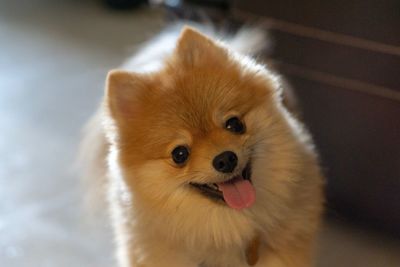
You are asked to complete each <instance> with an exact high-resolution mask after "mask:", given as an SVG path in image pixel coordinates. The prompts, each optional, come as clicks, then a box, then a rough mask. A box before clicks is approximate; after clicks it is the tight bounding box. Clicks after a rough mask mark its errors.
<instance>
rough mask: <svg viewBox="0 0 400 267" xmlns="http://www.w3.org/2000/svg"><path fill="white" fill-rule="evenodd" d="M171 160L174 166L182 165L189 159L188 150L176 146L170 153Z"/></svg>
mask: <svg viewBox="0 0 400 267" xmlns="http://www.w3.org/2000/svg"><path fill="white" fill-rule="evenodd" d="M171 155H172V160H173V161H174V162H175V163H176V164H179V165H180V164H183V163H185V161H186V160H187V159H188V158H189V150H188V149H187V147H185V146H177V147H175V148H174V150H172V152H171Z"/></svg>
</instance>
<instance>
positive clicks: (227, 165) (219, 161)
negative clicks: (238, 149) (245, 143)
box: [213, 151, 238, 173]
mask: <svg viewBox="0 0 400 267" xmlns="http://www.w3.org/2000/svg"><path fill="white" fill-rule="evenodd" d="M237 161H238V158H237V156H236V154H235V153H233V152H232V151H224V152H222V153H221V154H219V155H218V156H216V157H215V158H214V160H213V166H214V168H215V169H216V170H217V171H219V172H224V173H227V172H232V171H233V170H234V169H235V167H236V165H237Z"/></svg>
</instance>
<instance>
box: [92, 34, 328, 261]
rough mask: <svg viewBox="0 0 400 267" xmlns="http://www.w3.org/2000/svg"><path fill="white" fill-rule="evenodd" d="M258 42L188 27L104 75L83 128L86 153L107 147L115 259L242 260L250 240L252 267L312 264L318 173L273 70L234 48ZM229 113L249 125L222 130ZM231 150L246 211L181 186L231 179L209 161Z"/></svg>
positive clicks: (318, 209) (318, 202)
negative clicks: (246, 183) (243, 183)
mask: <svg viewBox="0 0 400 267" xmlns="http://www.w3.org/2000/svg"><path fill="white" fill-rule="evenodd" d="M245 36H246V35H245ZM254 40H258V41H256V42H254ZM260 41H262V38H259V36H258V35H257V33H256V32H253V35H251V34H248V35H247V37H246V38H242V39H240V38H239V39H235V37H234V38H233V39H230V41H228V42H226V43H223V42H217V41H214V40H212V39H210V38H208V37H206V36H205V35H203V34H200V33H199V32H198V31H196V30H194V29H192V28H188V27H187V28H185V29H184V30H183V31H182V33H181V35H180V36H179V38H178V39H177V40H176V39H173V38H172V39H171V38H164V39H158V40H157V41H156V43H152V44H149V45H148V46H147V47H145V48H144V50H143V51H142V54H140V52H139V56H137V57H134V58H133V59H131V60H130V61H129V62H128V63H127V65H126V67H125V68H126V69H129V70H132V69H133V70H134V71H135V72H130V71H127V70H120V71H112V72H110V74H109V76H108V79H107V86H106V93H105V97H104V103H103V105H102V108H101V112H99V113H98V115H97V116H96V118H95V119H94V121H93V122H92V126H91V127H92V128H89V129H88V132H90V133H91V134H90V137H89V139H90V138H91V139H93V140H92V141H91V142H89V143H90V144H95V145H91V147H88V148H86V150H87V151H85V153H86V154H87V153H89V154H90V153H91V152H92V151H97V152H98V153H100V152H101V151H104V149H98V148H99V147H102V148H108V150H109V153H108V189H109V203H110V211H111V217H112V221H113V225H114V229H115V236H116V241H117V242H116V243H117V257H118V260H119V265H120V266H121V267H159V266H166V267H169V266H171V267H199V266H201V267H244V266H248V264H247V261H246V253H245V252H246V250H247V248H248V247H249V246H250V244H251V243H252V241H253V240H254V238H257V237H258V238H259V239H260V242H261V243H260V246H259V247H257V251H256V253H257V254H258V255H259V259H258V261H257V263H256V265H255V266H257V267H310V266H312V258H313V246H314V239H315V236H316V233H317V230H318V226H319V222H320V214H321V211H322V202H323V194H322V184H323V182H322V181H323V179H322V176H321V173H320V169H319V167H318V159H317V156H316V154H315V152H314V148H313V145H312V143H311V140H310V138H309V135H308V134H307V132H306V131H305V130H304V128H303V126H302V125H301V123H300V122H298V121H297V120H296V119H295V118H294V117H293V116H292V115H291V114H290V113H289V112H288V111H287V109H286V108H285V107H284V106H283V105H282V101H281V97H280V94H281V92H280V90H282V89H281V88H280V87H281V84H280V82H279V79H278V78H277V77H276V76H275V75H274V74H272V73H271V72H270V71H269V70H268V69H267V68H266V67H265V66H263V65H260V64H259V63H257V62H255V61H254V60H252V59H251V58H250V57H247V56H244V55H242V54H240V53H239V52H243V51H246V52H254V49H255V47H260ZM163 42H165V44H163ZM174 43H176V46H175V45H171V44H174ZM173 46H175V48H173ZM157 48H158V49H157ZM165 48H168V49H165ZM165 50H167V51H165ZM147 55H148V59H149V60H145V59H146V56H147ZM154 55H157V56H156V57H155V56H154ZM232 115H234V116H238V117H240V118H241V119H242V120H243V121H244V123H245V125H246V133H245V134H243V135H234V134H232V133H230V132H228V131H226V130H225V129H224V128H223V125H224V122H225V120H226V119H227V118H229V117H230V116H232ZM100 121H102V123H103V125H104V134H102V132H100V130H99V129H100V128H99V127H98V125H99V123H100ZM95 125H97V126H95ZM93 131H98V134H93ZM105 136H107V139H106V138H105ZM181 144H184V145H186V146H188V147H189V148H190V157H189V160H188V162H187V163H186V164H185V165H184V166H176V165H175V164H174V162H173V161H172V160H171V154H170V153H171V151H172V149H173V148H174V147H175V146H176V145H181ZM96 147H97V149H96ZM228 149H229V150H231V151H234V152H235V153H236V154H237V155H238V158H239V164H238V169H241V168H243V167H244V165H245V164H246V162H248V161H249V160H251V163H252V178H251V179H252V183H253V185H254V187H255V190H256V202H255V204H254V205H253V206H252V207H250V208H248V209H244V210H241V211H237V210H234V209H231V208H229V207H228V206H227V205H225V204H223V203H220V202H219V203H217V202H215V201H213V200H211V199H209V198H207V197H206V196H203V195H201V194H199V192H196V191H195V190H193V188H191V187H190V186H189V185H188V183H189V182H198V183H209V182H216V181H223V180H224V179H227V177H226V176H225V175H223V174H220V173H217V172H216V171H215V170H214V169H213V167H212V164H211V161H212V159H213V157H214V156H215V155H217V154H218V153H219V152H221V151H225V150H228ZM105 150H107V149H105ZM101 156H102V155H99V154H97V155H95V156H94V157H93V156H92V157H91V158H93V159H99V158H101ZM96 162H98V163H99V164H102V161H101V160H100V161H99V160H97V161H96ZM91 166H92V167H93V166H96V165H93V164H91ZM101 168H102V167H101V166H98V168H96V167H94V168H93V169H101ZM97 173H98V172H97ZM97 179H100V177H97Z"/></svg>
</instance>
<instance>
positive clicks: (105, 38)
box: [0, 0, 400, 267]
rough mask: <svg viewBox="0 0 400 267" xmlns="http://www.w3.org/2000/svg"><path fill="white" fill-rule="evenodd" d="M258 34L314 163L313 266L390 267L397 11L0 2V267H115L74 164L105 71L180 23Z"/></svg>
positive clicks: (360, 4)
mask: <svg viewBox="0 0 400 267" xmlns="http://www.w3.org/2000/svg"><path fill="white" fill-rule="evenodd" d="M179 19H187V20H197V21H199V20H200V21H204V20H206V21H208V22H210V21H212V22H213V23H215V25H217V26H218V27H223V28H225V29H228V30H234V29H235V28H237V27H238V26H240V25H242V24H243V23H255V22H256V23H258V24H261V25H263V26H264V27H265V28H266V29H268V30H269V32H270V35H271V40H272V41H271V43H272V47H271V49H270V52H268V54H265V55H264V56H265V58H266V60H267V61H268V62H269V64H271V66H274V68H276V69H278V70H279V71H280V72H281V73H283V74H284V75H285V76H286V77H287V78H288V81H289V82H290V83H291V84H292V85H293V88H294V91H295V94H296V95H297V96H298V99H299V103H300V106H301V109H302V110H303V112H302V115H301V116H302V117H303V118H304V120H305V121H306V123H307V125H308V126H309V128H310V130H311V132H312V134H313V136H314V138H315V140H316V143H317V146H318V148H319V150H320V152H321V155H322V163H323V167H324V171H325V173H326V175H327V177H328V185H327V194H328V204H327V205H328V208H327V215H326V219H325V223H324V227H323V230H322V233H321V237H320V240H319V247H318V265H317V266H318V267H337V266H342V267H354V266H363V267H398V266H400V75H399V74H400V73H399V70H400V2H399V1H397V0H381V1H374V0H364V1H359V0H357V1H344V0H333V1H317V0H308V1H293V0H281V1H269V0H253V1H239V0H237V1H229V0H192V1H183V0H165V1H162V0H159V1H153V2H152V3H151V4H150V3H148V2H147V1H146V0H136V1H134V0H19V1H13V0H0V266H1V267H3V266H4V267H14V266H15V267H24V266H37V267H47V266H58V267H63V266H85V267H86V266H88V267H103V266H104V267H105V266H113V255H112V251H113V248H112V247H113V246H112V241H111V240H112V237H111V234H110V227H109V225H108V224H107V221H106V220H105V219H104V218H99V219H98V220H95V221H93V220H90V221H88V219H87V216H86V215H85V210H84V209H83V208H82V199H83V197H82V196H83V192H82V189H81V188H80V182H79V178H78V175H77V172H76V170H75V169H74V160H75V158H76V151H77V147H78V144H79V139H80V135H81V128H82V125H84V123H85V122H86V120H87V119H88V118H89V117H90V115H91V114H92V113H93V111H94V110H95V108H96V106H97V105H98V103H99V101H100V99H101V96H102V91H103V86H104V79H105V75H106V73H107V71H108V70H110V69H112V68H116V67H118V66H119V65H120V64H121V63H122V62H123V61H124V59H126V57H128V56H129V55H131V54H132V52H134V51H135V49H136V48H137V47H138V46H139V45H140V44H142V43H143V42H144V41H146V40H148V39H149V38H151V37H152V36H154V35H155V34H156V33H157V32H158V31H159V30H161V29H163V27H165V25H167V24H168V23H170V22H172V21H174V20H179Z"/></svg>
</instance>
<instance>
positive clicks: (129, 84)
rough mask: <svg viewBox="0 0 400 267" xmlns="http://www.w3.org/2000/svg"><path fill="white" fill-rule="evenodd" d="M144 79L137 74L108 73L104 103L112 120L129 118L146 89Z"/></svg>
mask: <svg viewBox="0 0 400 267" xmlns="http://www.w3.org/2000/svg"><path fill="white" fill-rule="evenodd" d="M147 85H148V84H147V82H146V78H145V77H144V76H143V75H141V74H137V73H133V72H128V71H123V70H112V71H110V72H109V73H108V76H107V82H106V94H105V101H106V105H107V106H108V109H109V111H110V114H111V116H112V117H114V119H120V118H129V117H131V116H132V115H133V114H134V112H135V109H136V108H137V107H138V101H139V98H140V97H141V94H142V93H143V90H144V89H145V88H146V87H147Z"/></svg>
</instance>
